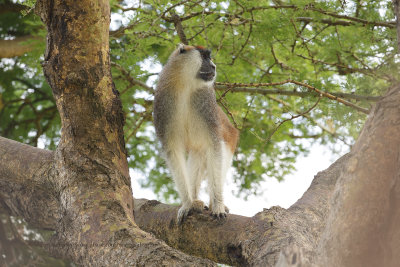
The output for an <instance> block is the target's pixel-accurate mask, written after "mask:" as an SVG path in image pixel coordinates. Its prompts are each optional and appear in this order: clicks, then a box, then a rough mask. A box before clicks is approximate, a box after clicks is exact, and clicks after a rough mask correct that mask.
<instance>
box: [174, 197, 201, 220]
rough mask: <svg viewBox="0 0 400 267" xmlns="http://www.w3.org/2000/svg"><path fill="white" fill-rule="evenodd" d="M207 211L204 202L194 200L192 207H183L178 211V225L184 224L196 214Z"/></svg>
mask: <svg viewBox="0 0 400 267" xmlns="http://www.w3.org/2000/svg"><path fill="white" fill-rule="evenodd" d="M205 209H207V207H206V205H204V202H203V201H201V200H198V199H196V200H194V201H193V202H192V204H191V205H182V207H180V209H179V210H178V224H182V223H183V222H184V221H185V219H186V218H187V216H189V215H190V214H192V213H194V212H195V213H201V212H203V210H205Z"/></svg>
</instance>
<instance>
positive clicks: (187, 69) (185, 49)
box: [164, 44, 217, 83]
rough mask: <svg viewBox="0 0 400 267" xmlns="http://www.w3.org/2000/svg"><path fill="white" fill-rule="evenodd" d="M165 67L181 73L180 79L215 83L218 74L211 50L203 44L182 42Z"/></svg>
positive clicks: (170, 70) (178, 73)
mask: <svg viewBox="0 0 400 267" xmlns="http://www.w3.org/2000/svg"><path fill="white" fill-rule="evenodd" d="M164 68H165V69H169V71H168V72H173V73H175V74H177V75H179V76H180V77H179V78H180V79H186V78H188V79H195V80H197V81H198V82H206V83H213V82H214V80H215V77H216V74H217V72H216V67H215V64H214V63H213V62H212V61H211V51H210V50H208V49H205V48H204V47H202V46H189V45H182V44H180V45H179V46H178V48H177V49H176V50H175V51H174V52H173V53H172V54H171V56H170V58H169V59H168V62H167V64H166V66H164Z"/></svg>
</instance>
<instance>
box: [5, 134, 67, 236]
mask: <svg viewBox="0 0 400 267" xmlns="http://www.w3.org/2000/svg"><path fill="white" fill-rule="evenodd" d="M53 157H54V153H53V152H51V151H48V150H43V149H38V148H34V147H31V146H28V145H24V144H21V143H18V142H15V141H12V140H9V139H6V138H3V137H0V201H1V202H2V203H3V206H5V207H3V208H6V209H7V211H8V212H9V213H10V214H12V215H15V216H21V217H23V218H25V219H26V221H27V222H28V223H30V224H32V225H34V226H37V227H40V228H44V229H54V228H55V225H56V222H57V220H59V219H60V217H59V216H60V212H59V201H58V200H57V197H56V196H55V194H54V191H53V179H54V173H53V164H54V160H53Z"/></svg>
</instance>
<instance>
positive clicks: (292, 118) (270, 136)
mask: <svg viewBox="0 0 400 267" xmlns="http://www.w3.org/2000/svg"><path fill="white" fill-rule="evenodd" d="M321 98H322V95H319V97H318V100H317V102H315V103H314V105H312V107H310V108H309V109H307V110H306V111H304V112H302V113H300V114H297V115H291V117H290V118H289V119H285V120H283V121H281V122H280V123H279V124H278V126H277V127H276V128H275V129H274V130H273V131H272V133H271V134H270V135H269V136H268V138H267V139H266V140H265V142H269V141H270V140H271V138H272V136H273V135H274V134H275V132H276V131H277V130H278V129H279V127H281V126H282V124H284V123H285V122H287V121H291V120H294V119H296V118H298V117H303V116H304V115H306V114H307V113H309V112H310V111H311V110H313V109H314V108H315V107H316V106H317V105H318V103H319V101H320V100H321Z"/></svg>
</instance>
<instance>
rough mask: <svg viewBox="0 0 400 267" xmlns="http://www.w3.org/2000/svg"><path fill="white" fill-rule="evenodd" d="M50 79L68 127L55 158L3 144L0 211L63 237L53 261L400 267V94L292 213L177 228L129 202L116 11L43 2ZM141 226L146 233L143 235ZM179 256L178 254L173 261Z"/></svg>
mask: <svg viewBox="0 0 400 267" xmlns="http://www.w3.org/2000/svg"><path fill="white" fill-rule="evenodd" d="M36 11H37V13H38V14H39V15H40V16H41V18H42V20H43V22H44V23H45V25H46V26H47V29H48V37H47V49H46V54H45V60H44V62H43V68H44V73H45V75H46V78H47V80H48V82H49V84H50V85H51V87H52V90H53V94H54V97H55V99H56V103H57V107H58V110H59V112H60V116H61V120H62V132H61V136H62V137H61V140H60V143H59V145H58V147H57V150H56V151H55V152H51V151H46V150H42V149H37V148H32V147H29V146H26V145H23V144H20V143H17V142H14V141H11V140H8V139H5V138H0V206H1V207H2V208H3V209H5V210H6V211H7V212H8V213H9V214H12V215H17V216H21V217H23V218H24V219H25V220H26V221H27V222H29V223H30V224H32V225H36V226H38V227H41V228H44V229H52V230H55V234H54V236H53V237H52V239H51V240H50V241H49V242H48V243H46V244H44V247H45V248H46V249H47V250H48V251H50V252H51V253H53V254H55V255H58V256H61V257H66V258H69V259H71V260H72V261H74V262H75V263H77V264H81V265H85V266H86V265H89V266H93V265H94V266H98V265H99V266H114V265H115V266H144V265H146V266H155V265H164V266H174V265H175V266H212V265H214V263H213V262H211V261H209V260H204V259H200V258H197V257H194V256H189V255H187V254H185V253H183V252H180V251H179V250H182V251H184V252H186V253H189V254H192V255H196V256H200V257H203V258H208V259H211V260H213V261H217V262H221V263H227V264H231V265H240V266H274V265H276V266H280V267H281V266H310V265H315V266H395V265H396V263H398V262H400V243H399V240H400V227H399V225H400V214H399V213H400V209H399V207H400V183H399V179H400V164H399V163H400V160H399V159H400V136H399V134H398V133H399V132H400V112H399V105H400V87H399V86H398V87H394V88H392V89H391V90H390V91H389V93H388V94H387V95H386V96H385V97H383V98H382V99H381V100H380V101H379V102H378V103H377V105H376V107H375V108H374V110H373V112H371V114H370V116H369V119H368V121H367V123H366V126H365V127H364V130H363V132H362V134H361V135H360V137H359V140H358V141H357V143H356V145H355V146H354V148H353V149H352V151H351V152H350V153H349V154H347V155H345V156H343V157H342V158H341V159H339V160H338V161H337V162H335V163H334V164H332V166H331V167H329V168H328V169H327V170H325V171H323V172H320V173H319V174H318V175H316V177H315V178H314V181H313V183H312V184H311V186H310V188H309V189H308V190H307V192H306V193H305V194H304V195H303V197H302V198H301V199H300V200H298V201H297V202H296V203H295V204H294V205H293V206H292V207H290V208H289V209H282V208H280V207H272V208H271V209H265V210H264V211H262V212H260V213H258V214H256V215H255V216H253V217H251V218H249V217H243V216H237V215H228V218H227V219H226V221H214V220H212V219H211V217H210V216H209V215H208V214H207V212H205V213H204V214H193V215H192V216H189V218H188V220H187V221H186V222H185V223H184V224H183V225H182V226H177V225H176V223H175V218H176V209H177V208H176V207H172V206H168V205H164V204H161V203H159V202H157V201H147V200H136V201H135V203H134V201H133V198H132V191H131V186H130V178H129V173H128V165H127V161H126V151H125V144H124V139H123V132H122V126H123V123H124V120H123V115H122V107H121V103H120V100H119V97H118V92H117V91H116V90H115V89H114V86H113V83H112V78H111V72H110V62H109V52H108V51H109V47H108V34H109V33H108V27H109V22H110V21H109V20H110V10H109V6H108V1H106V0H102V1H90V0H83V1H79V2H76V1H72V0H66V1H44V0H39V1H38V2H37V4H36ZM134 209H135V220H136V222H137V224H138V225H139V226H140V227H141V228H142V229H143V230H145V231H147V232H151V233H153V234H154V235H155V236H156V237H158V238H159V239H162V240H164V241H165V242H167V244H168V245H170V246H171V247H174V248H175V249H174V248H171V247H170V246H168V245H166V244H165V243H164V242H163V241H160V240H159V239H155V238H154V237H153V235H151V234H148V233H146V232H144V231H143V230H141V229H139V227H138V226H137V225H136V223H135V221H134V216H133V215H134V214H133V210H134ZM176 249H179V250H176Z"/></svg>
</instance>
